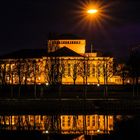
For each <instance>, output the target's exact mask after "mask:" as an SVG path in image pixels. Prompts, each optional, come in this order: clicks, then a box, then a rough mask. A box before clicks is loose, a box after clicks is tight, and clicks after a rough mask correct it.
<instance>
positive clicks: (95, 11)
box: [87, 9, 98, 15]
mask: <svg viewBox="0 0 140 140" xmlns="http://www.w3.org/2000/svg"><path fill="white" fill-rule="evenodd" d="M97 12H98V10H97V9H89V10H87V13H88V14H91V15H92V14H96V13H97Z"/></svg>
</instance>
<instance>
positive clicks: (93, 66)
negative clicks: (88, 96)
mask: <svg viewBox="0 0 140 140" xmlns="http://www.w3.org/2000/svg"><path fill="white" fill-rule="evenodd" d="M92 76H93V77H95V65H94V64H93V65H92Z"/></svg>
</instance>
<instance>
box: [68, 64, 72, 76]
mask: <svg viewBox="0 0 140 140" xmlns="http://www.w3.org/2000/svg"><path fill="white" fill-rule="evenodd" d="M70 67H71V65H70V64H68V76H71V74H70Z"/></svg>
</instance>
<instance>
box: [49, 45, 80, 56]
mask: <svg viewBox="0 0 140 140" xmlns="http://www.w3.org/2000/svg"><path fill="white" fill-rule="evenodd" d="M48 56H54V57H82V55H80V54H78V53H76V52H75V51H73V50H71V49H69V48H67V47H63V48H60V49H58V50H56V51H55V52H51V53H48Z"/></svg>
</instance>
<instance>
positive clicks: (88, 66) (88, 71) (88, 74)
mask: <svg viewBox="0 0 140 140" xmlns="http://www.w3.org/2000/svg"><path fill="white" fill-rule="evenodd" d="M87 76H90V64H88V65H87Z"/></svg>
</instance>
